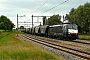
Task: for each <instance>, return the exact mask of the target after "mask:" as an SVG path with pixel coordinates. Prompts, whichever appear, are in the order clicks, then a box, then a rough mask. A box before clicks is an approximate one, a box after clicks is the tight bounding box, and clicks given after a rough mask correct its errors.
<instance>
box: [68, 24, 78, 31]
mask: <svg viewBox="0 0 90 60" xmlns="http://www.w3.org/2000/svg"><path fill="white" fill-rule="evenodd" d="M68 29H75V30H77V25H72V24H71V25H68Z"/></svg>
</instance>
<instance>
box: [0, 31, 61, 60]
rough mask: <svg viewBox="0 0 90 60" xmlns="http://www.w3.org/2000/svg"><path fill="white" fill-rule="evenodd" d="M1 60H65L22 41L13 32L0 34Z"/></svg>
mask: <svg viewBox="0 0 90 60" xmlns="http://www.w3.org/2000/svg"><path fill="white" fill-rule="evenodd" d="M0 60H63V58H62V57H58V56H55V55H53V54H52V53H50V52H48V51H46V50H43V49H42V48H40V47H38V46H36V45H33V44H31V43H30V42H26V41H24V40H21V39H20V38H19V37H16V33H15V31H13V32H2V33H1V34H0Z"/></svg>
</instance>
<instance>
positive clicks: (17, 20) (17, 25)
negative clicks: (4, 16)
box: [17, 14, 18, 31]
mask: <svg viewBox="0 0 90 60" xmlns="http://www.w3.org/2000/svg"><path fill="white" fill-rule="evenodd" d="M17 31H18V14H17Z"/></svg>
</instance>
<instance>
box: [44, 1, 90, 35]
mask: <svg viewBox="0 0 90 60" xmlns="http://www.w3.org/2000/svg"><path fill="white" fill-rule="evenodd" d="M45 18H46V17H44V18H43V23H44V25H54V24H60V23H62V22H61V16H59V14H57V15H53V16H51V17H50V18H48V19H45ZM65 20H68V21H69V22H72V23H74V24H77V25H78V29H79V33H86V34H87V33H90V2H87V3H85V4H84V5H80V6H79V7H77V8H72V9H71V10H70V12H69V13H68V14H66V16H65Z"/></svg>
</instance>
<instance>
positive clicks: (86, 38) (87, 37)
mask: <svg viewBox="0 0 90 60" xmlns="http://www.w3.org/2000/svg"><path fill="white" fill-rule="evenodd" d="M79 39H81V40H90V35H79Z"/></svg>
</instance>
